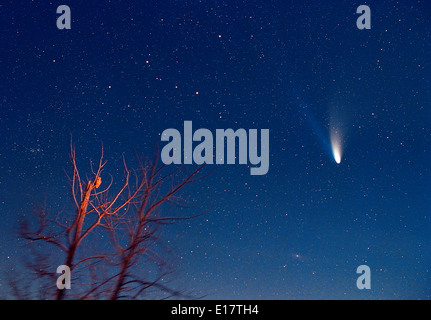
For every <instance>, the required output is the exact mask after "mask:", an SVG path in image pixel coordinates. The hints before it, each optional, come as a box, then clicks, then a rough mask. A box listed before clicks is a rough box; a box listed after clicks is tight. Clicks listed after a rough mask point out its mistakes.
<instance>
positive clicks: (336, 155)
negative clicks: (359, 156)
mask: <svg viewBox="0 0 431 320" xmlns="http://www.w3.org/2000/svg"><path fill="white" fill-rule="evenodd" d="M332 152H333V154H334V159H335V162H336V163H338V164H340V162H341V153H340V149H338V148H333V149H332Z"/></svg>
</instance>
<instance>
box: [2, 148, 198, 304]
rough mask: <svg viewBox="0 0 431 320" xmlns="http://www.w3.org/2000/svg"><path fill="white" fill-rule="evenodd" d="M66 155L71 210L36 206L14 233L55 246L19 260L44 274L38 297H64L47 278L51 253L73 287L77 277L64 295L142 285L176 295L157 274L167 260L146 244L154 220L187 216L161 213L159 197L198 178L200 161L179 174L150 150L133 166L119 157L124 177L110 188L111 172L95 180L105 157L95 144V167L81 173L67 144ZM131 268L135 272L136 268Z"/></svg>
mask: <svg viewBox="0 0 431 320" xmlns="http://www.w3.org/2000/svg"><path fill="white" fill-rule="evenodd" d="M156 154H158V153H156ZM71 163H72V171H73V174H72V176H71V177H70V178H69V179H70V182H71V194H72V200H73V203H74V206H75V210H74V211H75V212H74V213H73V214H71V215H65V214H64V213H60V214H58V215H56V216H55V218H54V219H52V218H48V216H49V215H48V212H47V210H46V209H45V207H42V208H39V209H38V210H36V212H35V213H36V216H37V220H38V221H37V223H36V224H37V228H36V230H31V229H32V228H31V226H30V224H31V223H30V222H29V221H28V220H25V221H24V222H23V223H22V225H21V229H20V233H21V236H22V237H23V238H24V239H26V240H28V241H29V242H30V244H34V243H35V242H42V243H44V244H47V245H48V244H49V245H51V246H53V248H55V251H54V253H52V252H53V251H51V249H50V251H46V249H43V248H45V247H42V249H35V248H34V247H33V248H32V250H31V252H32V256H31V258H29V262H27V263H26V267H27V268H30V269H31V270H33V272H34V275H35V276H36V278H37V279H39V280H41V279H44V280H45V281H44V282H43V283H44V284H43V285H42V286H41V287H42V288H43V289H42V292H43V294H42V295H40V296H39V297H42V296H43V295H45V298H51V299H52V298H55V299H58V300H61V299H64V298H65V295H66V290H58V289H56V286H55V284H56V278H57V275H56V274H55V270H56V266H55V267H54V266H53V265H51V264H50V263H49V262H48V261H51V260H52V259H51V258H53V256H54V260H56V261H58V259H61V257H63V261H64V262H63V264H64V265H67V266H69V268H70V270H71V272H72V275H73V283H74V284H75V287H76V286H77V285H79V290H76V291H74V293H73V294H68V296H69V297H70V298H75V299H120V298H128V299H137V298H140V297H142V294H143V293H144V291H146V290H147V289H149V288H155V289H158V290H160V291H161V292H164V293H165V294H166V293H167V294H168V295H171V296H172V295H174V296H175V295H179V294H180V292H179V291H177V290H173V289H171V288H169V287H168V286H167V285H165V283H164V281H163V280H164V279H165V277H166V276H167V275H168V274H169V273H170V272H171V270H170V268H169V265H168V263H167V260H166V259H165V258H164V257H162V256H160V254H158V252H157V251H155V250H153V247H154V246H155V245H156V244H157V243H159V238H158V230H159V227H160V226H163V225H165V223H169V222H172V221H175V220H177V219H189V218H192V217H194V216H191V217H178V216H176V217H174V216H166V215H165V216H164V215H162V214H161V213H162V205H163V204H164V203H166V202H173V201H174V202H175V200H176V199H177V194H178V192H179V191H180V190H181V189H182V188H184V187H185V186H186V185H187V184H189V183H191V182H193V181H196V180H197V179H201V178H202V177H198V174H199V173H200V171H201V170H202V166H201V167H199V168H197V169H195V170H194V171H192V172H191V173H189V174H184V173H183V168H182V167H178V168H176V169H173V170H172V171H170V172H168V173H166V174H164V172H165V171H166V170H167V169H168V168H169V166H165V165H161V166H159V165H158V157H155V159H154V160H153V161H151V162H148V161H147V162H144V161H139V166H138V168H137V169H135V170H129V169H128V167H127V165H126V161H125V160H124V157H123V167H124V168H123V170H124V180H123V183H122V185H121V186H120V187H119V190H118V191H117V192H115V193H113V194H112V193H111V192H110V191H111V189H112V188H113V185H114V179H113V177H112V176H111V181H110V183H109V185H107V186H106V187H105V188H101V186H102V172H103V170H104V168H105V165H106V161H105V160H104V155H103V147H102V155H101V156H100V159H99V162H98V165H97V168H96V169H94V168H93V165H91V176H90V178H89V179H85V180H84V179H82V177H81V174H80V172H79V170H78V166H77V162H76V153H75V148H74V147H73V145H72V144H71ZM105 235H106V238H105ZM97 244H99V246H98V245H97ZM100 244H101V245H100ZM47 252H48V253H47ZM154 266H155V268H156V269H157V270H158V271H159V272H158V275H157V276H155V277H150V276H148V274H143V273H142V271H143V270H145V268H146V267H147V268H148V269H147V271H151V270H153V268H154ZM137 269H138V270H140V272H138V273H137V272H136V270H137ZM10 286H11V288H12V290H13V291H14V294H15V297H17V298H28V297H27V296H26V295H25V294H24V293H23V292H22V291H23V290H22V289H21V288H20V285H19V282H18V281H17V280H11V281H10ZM48 287H49V288H48ZM48 289H49V290H54V292H55V294H53V296H46V292H48Z"/></svg>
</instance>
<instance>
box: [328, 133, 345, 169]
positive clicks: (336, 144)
mask: <svg viewBox="0 0 431 320" xmlns="http://www.w3.org/2000/svg"><path fill="white" fill-rule="evenodd" d="M330 139H331V148H332V155H333V156H334V160H335V162H336V163H337V164H340V163H341V159H342V156H343V148H342V144H341V134H340V132H339V131H338V130H337V129H335V128H331V136H330Z"/></svg>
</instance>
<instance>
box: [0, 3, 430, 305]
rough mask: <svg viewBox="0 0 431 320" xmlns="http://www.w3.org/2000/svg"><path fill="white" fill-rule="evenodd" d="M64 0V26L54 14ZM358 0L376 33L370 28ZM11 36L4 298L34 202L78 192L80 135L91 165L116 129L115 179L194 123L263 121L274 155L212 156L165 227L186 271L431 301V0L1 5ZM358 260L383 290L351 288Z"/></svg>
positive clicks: (214, 292)
mask: <svg viewBox="0 0 431 320" xmlns="http://www.w3.org/2000/svg"><path fill="white" fill-rule="evenodd" d="M62 4H66V5H68V6H70V9H71V16H72V26H71V29H70V30H59V29H57V27H56V19H57V17H58V16H59V15H58V14H57V13H56V9H57V7H58V6H59V5H62ZM361 4H366V5H369V6H370V8H371V16H372V22H371V23H372V28H371V30H358V28H357V27H356V20H357V18H358V17H359V15H358V14H356V8H357V7H358V6H359V5H361ZM0 42H1V51H0V66H1V76H0V137H1V140H2V142H1V144H0V217H1V224H0V262H1V263H0V295H3V296H5V295H6V296H7V295H8V293H7V289H6V287H7V279H6V278H7V274H10V273H13V272H14V271H16V270H17V269H16V265H17V264H18V263H19V261H20V256H21V255H22V254H23V253H24V252H25V251H24V250H25V247H23V245H24V243H23V242H22V241H17V235H16V229H17V224H18V223H19V220H20V219H21V218H20V217H23V216H26V215H28V214H29V213H30V212H31V211H32V209H33V208H34V206H35V205H37V204H40V203H46V205H47V206H48V207H49V208H51V209H52V210H53V211H55V210H60V209H62V208H64V207H67V206H70V205H71V204H72V203H71V198H70V192H69V190H70V186H69V181H68V178H67V176H66V173H70V164H69V144H70V139H71V135H72V138H73V141H74V143H75V145H76V149H77V158H78V164H79V165H80V166H81V167H82V170H84V172H85V170H87V172H88V164H89V161H90V159H93V160H97V159H98V157H99V155H100V149H101V144H102V142H103V146H104V152H105V157H106V159H107V160H108V165H107V168H106V172H109V173H111V174H113V175H120V176H121V173H122V172H121V165H122V155H123V154H124V155H125V157H126V159H130V161H132V159H133V157H134V155H135V152H140V153H144V154H146V155H148V156H149V157H152V156H153V153H154V149H155V147H156V145H157V144H159V145H161V146H163V145H164V143H162V142H161V141H160V136H161V133H162V132H163V131H164V130H165V129H168V128H176V129H178V130H179V131H180V132H181V131H182V128H183V123H184V121H186V120H191V121H193V127H194V129H198V128H207V129H209V130H211V131H213V132H215V130H216V129H228V128H232V129H234V130H236V129H239V128H244V129H246V130H248V129H259V130H260V129H269V130H270V158H269V159H270V168H269V171H268V173H267V174H266V175H262V176H252V175H250V168H249V167H248V166H247V165H239V164H235V165H227V164H226V165H208V166H207V167H206V168H205V170H206V172H207V173H211V174H210V175H209V176H208V177H207V178H205V179H202V180H200V181H198V182H196V183H194V184H191V185H189V186H188V187H187V188H186V189H185V190H184V195H186V196H188V197H190V199H192V201H193V203H195V204H199V206H202V207H208V208H209V211H207V212H206V213H205V214H204V215H203V216H201V217H198V218H196V219H192V220H187V221H182V222H178V223H176V224H174V225H171V226H167V228H166V229H164V230H163V234H162V238H163V241H165V242H166V243H169V245H170V246H171V247H172V248H173V249H174V252H175V255H176V257H177V259H176V260H177V265H178V267H179V270H178V275H177V280H176V281H177V282H178V283H179V285H181V286H184V287H186V288H187V289H188V290H191V291H194V292H196V293H197V294H201V295H206V297H207V298H210V299H429V298H430V297H431V273H430V263H431V242H430V239H431V213H430V205H431V198H430V195H431V171H430V169H429V166H430V163H431V147H430V143H431V130H430V121H431V106H430V101H431V89H430V88H431V87H430V85H431V83H430V81H431V59H430V54H431V3H430V1H429V0H422V1H416V0H403V1H395V0H391V1H389V0H378V1H377V0H376V1H362V2H352V1H340V0H322V1H310V0H303V1H296V0H295V1H292V0H285V1H252V0H249V1H192V0H190V1H166V0H164V1H119V0H112V1H106V0H102V1H77V0H75V1H49V2H48V1H18V2H17V1H2V2H1V4H0ZM333 125H335V126H337V128H338V130H339V131H340V132H342V137H341V142H340V143H341V145H342V149H343V154H342V160H341V163H340V164H337V163H336V162H335V161H334V157H333V155H332V153H331V144H330V131H331V126H333ZM192 167H193V166H191V168H192ZM183 211H184V210H181V212H183ZM193 212H194V211H193V210H192V212H191V213H193ZM183 213H184V214H187V211H184V212H183ZM363 264H366V265H368V266H369V267H370V269H371V272H372V275H371V279H372V289H371V290H358V288H357V287H356V279H357V277H358V276H359V275H358V274H356V268H357V267H358V266H359V265H363ZM56 267H57V266H53V269H55V268H56Z"/></svg>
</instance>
